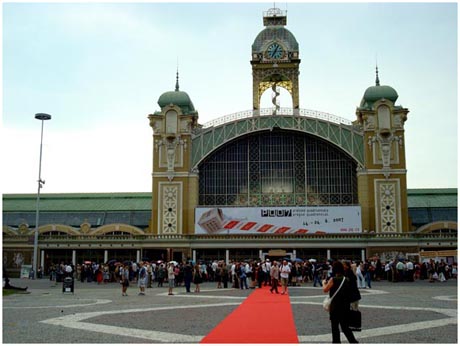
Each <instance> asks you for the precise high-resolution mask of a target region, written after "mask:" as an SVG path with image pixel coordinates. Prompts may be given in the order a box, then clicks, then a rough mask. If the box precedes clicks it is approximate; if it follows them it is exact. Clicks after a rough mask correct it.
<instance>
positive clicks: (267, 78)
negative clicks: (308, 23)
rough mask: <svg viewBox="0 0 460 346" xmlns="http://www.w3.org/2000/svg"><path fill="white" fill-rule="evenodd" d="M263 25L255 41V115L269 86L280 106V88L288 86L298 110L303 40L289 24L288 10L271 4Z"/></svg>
mask: <svg viewBox="0 0 460 346" xmlns="http://www.w3.org/2000/svg"><path fill="white" fill-rule="evenodd" d="M263 23H264V26H265V29H263V30H262V31H261V32H260V33H259V34H258V35H257V37H256V39H255V40H254V43H253V45H252V59H251V65H252V102H253V110H254V114H255V115H260V113H259V109H260V99H261V97H262V94H263V93H264V92H265V91H266V90H267V89H270V88H271V89H272V90H273V92H274V95H275V96H274V97H273V99H272V102H273V104H274V106H275V111H274V113H275V114H276V111H277V110H278V109H279V106H277V103H276V97H277V96H278V95H279V93H278V92H277V90H276V88H277V87H281V88H284V89H286V90H287V91H288V92H289V93H290V94H291V97H292V108H294V112H296V111H297V112H298V109H299V64H300V59H299V44H298V43H297V40H296V39H295V37H294V35H293V34H292V33H291V32H290V31H289V30H287V29H286V28H285V25H286V23H287V16H286V12H285V11H281V10H280V9H278V8H271V9H269V10H268V11H267V12H265V13H264V17H263Z"/></svg>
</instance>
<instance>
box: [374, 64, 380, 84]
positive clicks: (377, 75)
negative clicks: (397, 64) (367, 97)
mask: <svg viewBox="0 0 460 346" xmlns="http://www.w3.org/2000/svg"><path fill="white" fill-rule="evenodd" d="M375 85H376V86H380V79H379V67H378V66H377V65H375Z"/></svg>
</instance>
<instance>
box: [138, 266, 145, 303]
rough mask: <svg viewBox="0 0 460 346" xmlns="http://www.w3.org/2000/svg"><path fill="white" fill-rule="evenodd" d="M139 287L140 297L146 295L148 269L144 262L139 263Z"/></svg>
mask: <svg viewBox="0 0 460 346" xmlns="http://www.w3.org/2000/svg"><path fill="white" fill-rule="evenodd" d="M137 284H138V286H139V295H140V296H144V295H145V286H147V268H146V267H145V265H144V262H140V263H139V279H138V281H137Z"/></svg>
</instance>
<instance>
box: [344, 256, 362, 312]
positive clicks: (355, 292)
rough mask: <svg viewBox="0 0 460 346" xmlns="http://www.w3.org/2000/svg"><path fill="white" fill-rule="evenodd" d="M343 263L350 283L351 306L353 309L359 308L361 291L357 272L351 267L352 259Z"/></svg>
mask: <svg viewBox="0 0 460 346" xmlns="http://www.w3.org/2000/svg"><path fill="white" fill-rule="evenodd" d="M342 264H343V269H344V273H345V277H347V278H348V282H349V284H350V308H351V309H352V310H358V307H359V301H360V300H361V293H360V292H359V289H358V280H357V278H356V275H355V273H354V272H353V269H352V268H351V263H350V261H343V262H342Z"/></svg>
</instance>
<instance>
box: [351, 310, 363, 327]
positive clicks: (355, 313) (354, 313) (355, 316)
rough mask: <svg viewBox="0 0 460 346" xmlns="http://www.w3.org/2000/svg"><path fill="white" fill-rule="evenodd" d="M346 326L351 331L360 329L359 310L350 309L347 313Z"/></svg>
mask: <svg viewBox="0 0 460 346" xmlns="http://www.w3.org/2000/svg"><path fill="white" fill-rule="evenodd" d="M348 327H349V328H350V329H351V330H352V331H353V332H360V331H361V311H359V310H350V312H349V314H348Z"/></svg>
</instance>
